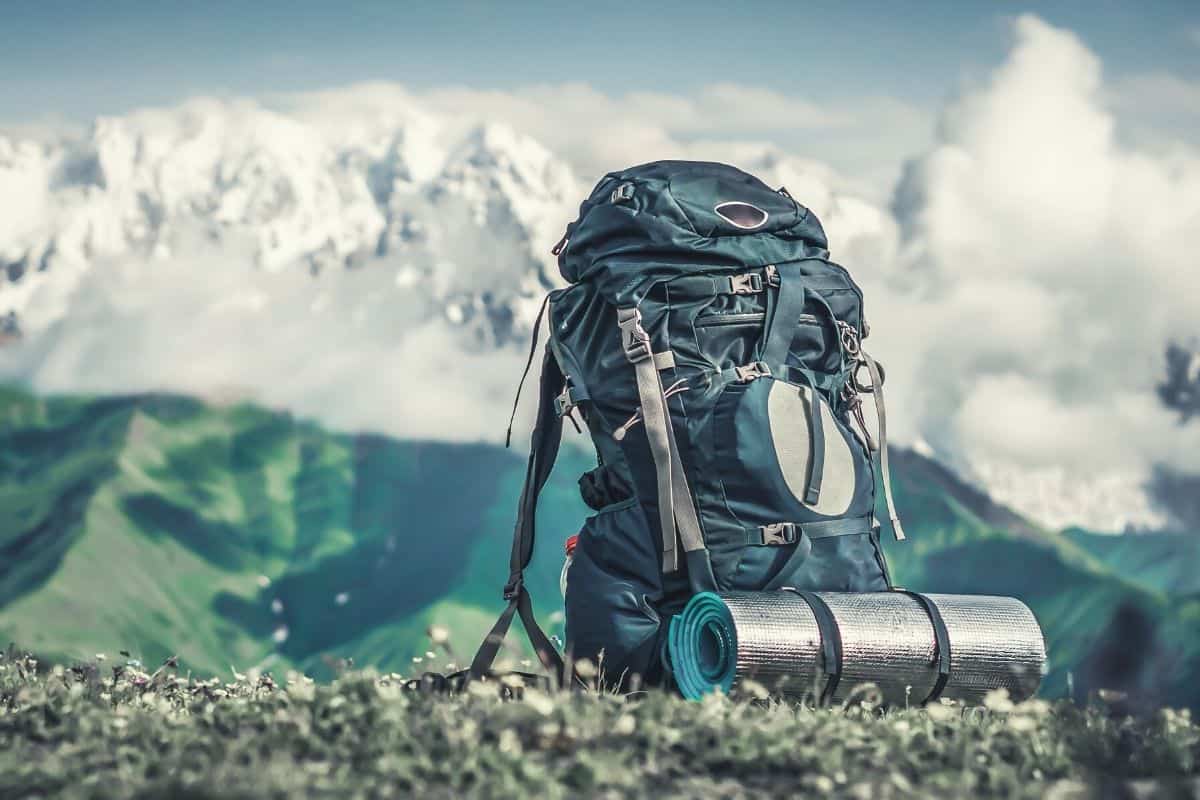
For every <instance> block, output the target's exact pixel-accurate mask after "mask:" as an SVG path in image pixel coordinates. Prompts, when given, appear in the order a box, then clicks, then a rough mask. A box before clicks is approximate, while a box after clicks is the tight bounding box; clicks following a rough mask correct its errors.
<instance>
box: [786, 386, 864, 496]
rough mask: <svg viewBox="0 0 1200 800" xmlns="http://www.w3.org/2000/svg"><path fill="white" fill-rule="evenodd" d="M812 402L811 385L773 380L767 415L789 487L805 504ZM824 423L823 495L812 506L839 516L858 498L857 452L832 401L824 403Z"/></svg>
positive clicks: (822, 420)
mask: <svg viewBox="0 0 1200 800" xmlns="http://www.w3.org/2000/svg"><path fill="white" fill-rule="evenodd" d="M809 402H810V391H809V389H808V387H807V386H796V385H794V384H790V383H784V382H783V381H771V391H770V393H769V394H768V396H767V418H768V420H769V422H770V426H771V438H772V439H773V440H774V443H775V458H776V460H778V462H779V469H780V471H781V472H782V473H783V480H784V481H785V482H786V483H787V487H788V489H789V490H790V491H791V493H792V494H793V495H794V496H795V497H796V500H797V501H798V502H801V503H803V502H804V500H803V497H804V487H805V484H806V482H807V481H808V455H809V450H810V445H809V440H810V439H811V434H810V433H809V430H808V404H809ZM821 423H822V427H823V429H824V433H825V435H824V436H823V437H822V438H823V439H824V440H825V469H824V472H823V473H822V475H821V497H820V499H819V500H818V501H817V504H816V505H815V506H808V507H809V508H811V509H812V510H813V511H815V512H817V513H818V514H824V515H826V516H831V517H835V516H838V515H841V514H845V513H846V511H847V510H848V509H849V508H850V504H851V503H852V502H853V501H854V489H855V474H854V455H853V454H852V453H851V452H850V444H849V442H847V441H846V438H845V434H843V433H842V428H841V426H840V425H838V423H837V420H836V419H834V416H833V410H832V409H830V407H829V404H828V403H821ZM805 505H807V504H805Z"/></svg>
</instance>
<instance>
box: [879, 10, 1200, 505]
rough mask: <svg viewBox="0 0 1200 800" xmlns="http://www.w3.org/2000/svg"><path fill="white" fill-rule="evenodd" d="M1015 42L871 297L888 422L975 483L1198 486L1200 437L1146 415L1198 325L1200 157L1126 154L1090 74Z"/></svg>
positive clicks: (1021, 36)
mask: <svg viewBox="0 0 1200 800" xmlns="http://www.w3.org/2000/svg"><path fill="white" fill-rule="evenodd" d="M1015 33H1016V44H1015V47H1014V49H1013V51H1012V53H1011V55H1010V56H1009V58H1008V60H1007V61H1006V62H1005V64H1004V65H1003V66H1001V67H1000V68H999V69H998V70H996V72H995V73H994V74H993V75H992V78H991V80H990V82H989V83H988V84H987V85H985V86H982V87H980V88H978V89H976V90H974V91H971V92H968V93H967V94H966V95H964V96H963V97H962V98H961V99H959V100H958V101H957V102H956V103H954V104H953V105H952V106H951V107H949V108H948V109H947V110H946V112H945V114H944V116H943V119H942V124H941V126H940V129H939V139H940V141H939V143H938V145H937V146H936V147H935V148H934V149H933V150H931V151H930V152H929V153H927V154H926V155H924V156H923V157H922V158H921V159H919V160H918V161H916V162H914V163H913V164H911V165H910V167H909V169H908V171H907V173H906V178H905V181H904V183H903V184H902V185H901V187H900V188H899V190H898V193H897V200H896V210H897V214H898V216H899V219H900V221H901V230H902V235H903V241H902V245H901V246H902V248H903V249H904V252H905V255H904V261H903V262H902V264H901V265H900V268H899V269H897V270H896V271H894V272H893V273H892V275H891V278H890V280H889V281H887V282H886V283H885V282H880V284H878V285H877V286H875V287H872V288H874V291H872V292H871V293H870V294H869V295H868V296H869V297H885V298H887V299H886V300H885V301H884V302H882V303H876V305H875V308H876V309H878V311H879V312H881V313H882V314H883V315H884V316H885V318H886V322H876V330H879V331H881V332H882V331H887V334H886V336H887V338H886V339H885V338H883V335H882V334H881V340H880V342H879V345H878V348H879V349H880V350H881V351H883V355H885V357H888V358H890V359H892V360H894V362H895V363H896V364H900V365H902V367H901V368H900V369H899V370H895V369H894V370H893V374H895V375H897V376H899V377H898V378H897V380H896V383H897V384H899V387H898V391H899V393H900V394H901V397H900V399H898V400H897V402H895V403H889V406H890V407H892V408H897V409H898V413H899V414H901V415H903V416H905V417H907V419H906V420H905V422H903V423H901V429H902V430H905V431H908V432H909V433H910V434H911V433H912V432H914V431H917V432H920V433H921V434H923V435H924V436H925V438H926V439H928V440H929V441H931V442H933V443H934V444H935V445H940V446H941V447H942V449H943V451H944V452H945V451H948V452H952V453H957V454H959V455H960V457H961V458H963V459H965V460H966V461H967V462H968V463H972V464H974V465H975V467H976V469H977V471H978V472H980V473H985V472H990V473H995V472H997V471H1004V470H1008V471H1010V472H1014V473H1023V474H1025V475H1026V476H1027V478H1028V479H1030V480H1032V475H1033V474H1034V473H1036V472H1037V471H1038V470H1044V469H1053V468H1058V469H1066V470H1068V471H1069V472H1072V473H1073V474H1075V475H1077V476H1078V477H1079V478H1080V479H1081V481H1085V482H1090V483H1091V484H1092V485H1111V482H1110V483H1108V484H1106V483H1105V481H1107V480H1108V479H1109V478H1111V477H1112V476H1113V475H1116V474H1120V475H1123V476H1125V477H1126V478H1129V480H1128V481H1126V485H1128V484H1129V483H1130V482H1132V481H1134V480H1136V479H1143V478H1145V477H1146V476H1147V475H1148V473H1149V470H1150V468H1151V465H1152V464H1154V463H1155V462H1158V461H1170V462H1172V463H1175V464H1177V465H1179V466H1184V467H1187V468H1190V469H1193V470H1195V469H1200V430H1198V428H1197V426H1192V427H1191V428H1188V429H1182V430H1181V429H1180V428H1179V427H1178V426H1177V425H1176V420H1175V417H1174V416H1173V415H1171V414H1168V413H1167V412H1165V410H1163V409H1161V408H1159V407H1158V405H1157V404H1156V403H1155V402H1154V399H1153V387H1154V384H1155V382H1156V381H1157V380H1158V379H1159V378H1160V376H1161V374H1162V368H1163V356H1162V352H1163V348H1164V344H1165V342H1167V341H1168V340H1171V339H1186V338H1188V337H1191V336H1194V335H1195V334H1196V320H1197V319H1200V270H1197V269H1196V262H1195V254H1196V253H1197V252H1200V157H1197V156H1196V154H1195V153H1191V152H1182V153H1177V154H1175V155H1173V156H1171V157H1162V156H1155V155H1151V154H1149V153H1147V152H1143V151H1138V150H1134V149H1130V148H1127V147H1125V146H1122V145H1121V144H1119V143H1118V140H1117V137H1116V136H1115V134H1114V131H1115V128H1116V120H1115V118H1114V116H1113V114H1112V113H1111V112H1110V111H1108V110H1107V109H1106V107H1105V104H1104V102H1103V97H1104V87H1103V85H1102V81H1101V72H1100V64H1099V62H1098V60H1097V59H1096V57H1095V56H1094V55H1093V54H1092V53H1091V52H1089V51H1088V50H1087V49H1086V48H1085V47H1084V46H1083V45H1082V44H1081V43H1080V41H1079V40H1078V39H1077V38H1076V37H1075V36H1074V35H1072V34H1071V33H1069V32H1067V31H1063V30H1059V29H1056V28H1053V27H1051V26H1049V25H1047V24H1045V23H1044V22H1042V21H1040V20H1039V19H1037V18H1035V17H1031V16H1024V17H1021V18H1020V19H1018V20H1017V22H1016V25H1015ZM893 366H895V365H894V364H893ZM902 382H903V383H902ZM1016 491H1019V490H1017V489H1015V488H1014V492H1016ZM1002 499H1010V500H1015V501H1017V502H1019V501H1020V498H1018V497H1017V496H1016V494H1014V495H1013V497H1010V498H1004V497H1002ZM1130 505H1131V506H1136V505H1137V503H1136V502H1135V501H1133V500H1131V501H1130ZM1131 510H1132V511H1137V510H1138V509H1136V508H1131ZM1086 514H1087V511H1086V510H1085V509H1081V510H1080V515H1081V516H1082V517H1086Z"/></svg>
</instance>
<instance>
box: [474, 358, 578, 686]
mask: <svg viewBox="0 0 1200 800" xmlns="http://www.w3.org/2000/svg"><path fill="white" fill-rule="evenodd" d="M564 383H565V379H564V377H563V374H562V371H561V370H560V369H559V366H558V362H557V361H556V360H555V359H554V355H553V353H552V352H551V351H550V348H546V356H545V358H544V359H543V361H542V377H541V391H540V393H539V398H538V411H537V422H536V423H535V424H534V428H533V436H532V440H531V443H530V448H529V461H528V463H527V464H526V467H525V486H524V488H523V489H522V490H521V499H520V502H519V505H518V507H517V523H516V527H515V528H514V530H513V544H512V552H511V554H510V556H509V576H508V582H507V583H505V585H504V599H505V600H507V601H508V607H507V608H506V609H505V610H504V613H503V614H501V615H500V619H499V620H497V621H496V624H495V625H494V626H493V627H492V630H491V632H490V633H489V634H488V636H487V638H485V639H484V640H483V644H481V645H480V646H479V651H478V652H477V653H476V654H475V658H474V659H473V660H472V661H471V668H470V672H469V673H468V676H467V680H468V681H470V680H475V679H478V678H482V677H483V676H484V675H486V674H487V673H488V672H489V671H490V670H491V668H492V664H493V663H494V662H495V660H496V655H497V654H498V653H499V652H500V646H501V644H502V643H503V642H504V637H505V635H506V634H507V633H508V629H509V627H510V626H511V625H512V620H513V616H514V615H519V616H520V618H521V624H522V625H523V626H524V627H525V633H526V635H527V636H528V637H529V642H530V644H532V645H533V649H534V651H535V652H536V653H537V656H538V660H539V661H541V662H542V666H543V667H545V668H546V670H547V671H548V672H549V673H550V674H551V675H552V676H554V677H555V678H556V679H557V680H559V681H560V683H561V681H562V680H563V679H564V675H565V671H564V668H563V660H562V657H561V656H560V655H559V653H558V650H557V649H556V648H555V647H554V644H553V643H552V642H551V641H550V638H549V637H548V636H546V633H545V632H544V631H543V630H542V629H541V627H540V626H539V625H538V624H537V620H536V619H535V618H534V615H533V602H532V600H531V599H530V596H529V592H528V590H527V589H526V588H525V581H524V573H525V568H526V567H527V566H529V561H530V559H531V558H532V557H533V543H534V535H535V530H534V526H535V518H536V514H537V502H538V495H540V494H541V492H542V487H544V486H545V485H546V480H547V479H548V478H549V477H550V472H551V471H552V470H553V469H554V462H555V460H556V459H557V457H558V446H559V442H560V441H561V439H562V418H561V417H559V416H558V414H557V413H556V412H555V403H554V399H555V397H556V396H557V395H558V394H559V392H560V391H561V390H562V388H563V385H564Z"/></svg>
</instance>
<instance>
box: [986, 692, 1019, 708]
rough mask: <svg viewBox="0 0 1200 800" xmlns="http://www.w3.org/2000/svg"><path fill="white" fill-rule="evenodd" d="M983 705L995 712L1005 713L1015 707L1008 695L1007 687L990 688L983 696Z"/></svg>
mask: <svg viewBox="0 0 1200 800" xmlns="http://www.w3.org/2000/svg"><path fill="white" fill-rule="evenodd" d="M983 705H984V706H985V707H986V708H988V709H991V710H992V711H995V712H996V713H997V714H1007V713H1009V712H1010V711H1012V710H1013V708H1015V706H1014V705H1013V701H1012V700H1010V699H1009V697H1008V689H1003V688H1001V689H992V690H991V691H990V692H988V693H987V694H986V695H984V696H983Z"/></svg>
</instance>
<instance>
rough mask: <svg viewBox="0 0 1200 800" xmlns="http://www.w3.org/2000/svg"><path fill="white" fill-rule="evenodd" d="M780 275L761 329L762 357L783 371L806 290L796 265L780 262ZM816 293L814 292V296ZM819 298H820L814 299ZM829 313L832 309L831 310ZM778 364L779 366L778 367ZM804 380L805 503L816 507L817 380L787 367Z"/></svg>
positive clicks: (821, 451) (820, 444) (820, 465)
mask: <svg viewBox="0 0 1200 800" xmlns="http://www.w3.org/2000/svg"><path fill="white" fill-rule="evenodd" d="M777 274H778V276H779V292H778V294H777V296H776V298H775V302H774V303H769V305H771V312H770V317H769V319H768V321H767V327H766V330H765V331H764V332H763V341H762V357H761V361H763V362H765V363H766V364H767V366H768V367H769V368H770V369H771V370H772V371H779V372H780V373H781V374H782V372H783V370H782V369H780V368H781V367H784V368H786V367H787V365H788V364H787V362H788V354H789V353H790V352H791V349H792V340H794V339H795V338H796V326H797V324H798V322H799V320H800V315H801V314H802V313H804V300H805V296H806V295H807V290H806V289H805V288H804V282H803V280H802V277H803V276H802V274H801V273H800V270H799V265H797V264H783V265H781V266H780V267H778V268H777ZM814 296H815V295H814ZM768 297H769V296H768ZM817 299H818V300H820V298H819V297H818V298H817ZM819 305H820V306H821V307H822V308H823V309H826V310H828V305H827V304H826V303H825V302H824V301H823V300H820V302H819ZM830 316H832V312H830ZM777 365H778V366H777ZM788 372H789V373H794V374H798V375H799V376H801V377H803V378H804V379H805V383H807V384H808V388H809V404H808V412H809V414H808V427H809V433H810V434H811V435H810V436H809V440H808V463H809V472H808V480H807V481H806V482H805V487H804V502H805V503H806V504H807V505H810V506H815V505H816V504H817V503H818V502H819V501H820V499H821V477H822V473H824V471H825V437H824V431H823V430H822V426H821V396H820V392H818V391H817V386H816V382H815V381H814V380H813V378H812V374H811V373H810V372H808V371H807V370H796V369H791V370H788Z"/></svg>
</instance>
